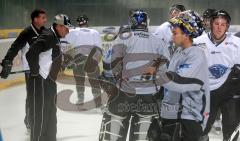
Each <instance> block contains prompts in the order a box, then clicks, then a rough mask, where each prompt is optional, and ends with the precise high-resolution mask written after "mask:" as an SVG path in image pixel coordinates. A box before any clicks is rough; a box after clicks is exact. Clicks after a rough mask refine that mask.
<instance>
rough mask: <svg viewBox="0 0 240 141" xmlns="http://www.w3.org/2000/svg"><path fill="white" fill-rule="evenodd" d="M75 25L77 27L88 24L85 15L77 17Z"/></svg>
mask: <svg viewBox="0 0 240 141" xmlns="http://www.w3.org/2000/svg"><path fill="white" fill-rule="evenodd" d="M77 23H78V25H79V26H82V25H87V24H88V17H87V16H86V15H81V16H78V18H77Z"/></svg>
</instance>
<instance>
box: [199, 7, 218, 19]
mask: <svg viewBox="0 0 240 141" xmlns="http://www.w3.org/2000/svg"><path fill="white" fill-rule="evenodd" d="M215 11H216V9H207V10H205V11H204V12H203V15H202V16H203V18H206V19H209V18H211V16H212V14H213V13H214V12H215Z"/></svg>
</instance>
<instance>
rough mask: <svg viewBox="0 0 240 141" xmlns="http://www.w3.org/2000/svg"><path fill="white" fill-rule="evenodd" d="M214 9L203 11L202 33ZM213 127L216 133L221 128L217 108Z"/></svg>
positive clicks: (206, 31) (209, 26)
mask: <svg viewBox="0 0 240 141" xmlns="http://www.w3.org/2000/svg"><path fill="white" fill-rule="evenodd" d="M215 11H216V9H207V10H205V11H204V12H203V15H202V17H203V25H204V28H205V32H204V33H208V32H209V31H210V30H211V25H210V20H211V16H212V14H213V13H214V12H215ZM213 127H214V129H215V133H216V134H220V132H221V130H222V125H221V111H220V110H219V112H218V114H217V117H216V121H215V122H214V124H213Z"/></svg>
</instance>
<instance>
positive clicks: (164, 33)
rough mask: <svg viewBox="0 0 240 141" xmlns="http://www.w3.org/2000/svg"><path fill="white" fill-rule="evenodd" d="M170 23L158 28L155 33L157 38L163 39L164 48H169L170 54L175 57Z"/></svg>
mask: <svg viewBox="0 0 240 141" xmlns="http://www.w3.org/2000/svg"><path fill="white" fill-rule="evenodd" d="M171 27H172V26H171V24H170V23H169V22H165V23H163V24H161V25H160V26H159V27H157V29H156V31H155V32H154V33H153V34H154V35H155V36H156V37H157V38H159V39H161V40H162V41H163V43H164V46H166V47H168V50H169V53H170V55H171V56H172V55H173V42H172V29H171Z"/></svg>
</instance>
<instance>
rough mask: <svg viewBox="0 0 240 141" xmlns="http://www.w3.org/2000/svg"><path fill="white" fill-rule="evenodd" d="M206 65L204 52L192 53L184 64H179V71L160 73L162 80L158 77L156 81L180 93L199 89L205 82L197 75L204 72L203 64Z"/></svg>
mask: <svg viewBox="0 0 240 141" xmlns="http://www.w3.org/2000/svg"><path fill="white" fill-rule="evenodd" d="M204 65H207V64H206V58H205V56H204V54H203V52H198V53H195V54H192V56H190V57H189V58H188V60H187V61H186V62H185V63H184V64H181V65H180V66H179V69H178V70H177V72H166V73H160V74H159V75H160V78H162V80H161V79H158V80H157V81H156V82H157V83H159V84H160V83H162V86H163V87H165V88H166V89H168V90H171V91H176V92H180V93H183V92H187V91H199V90H200V89H201V88H202V86H203V85H204V82H203V81H202V80H200V79H199V78H198V77H197V76H198V74H199V73H202V66H204ZM163 78H165V79H163ZM163 80H165V81H163Z"/></svg>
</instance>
